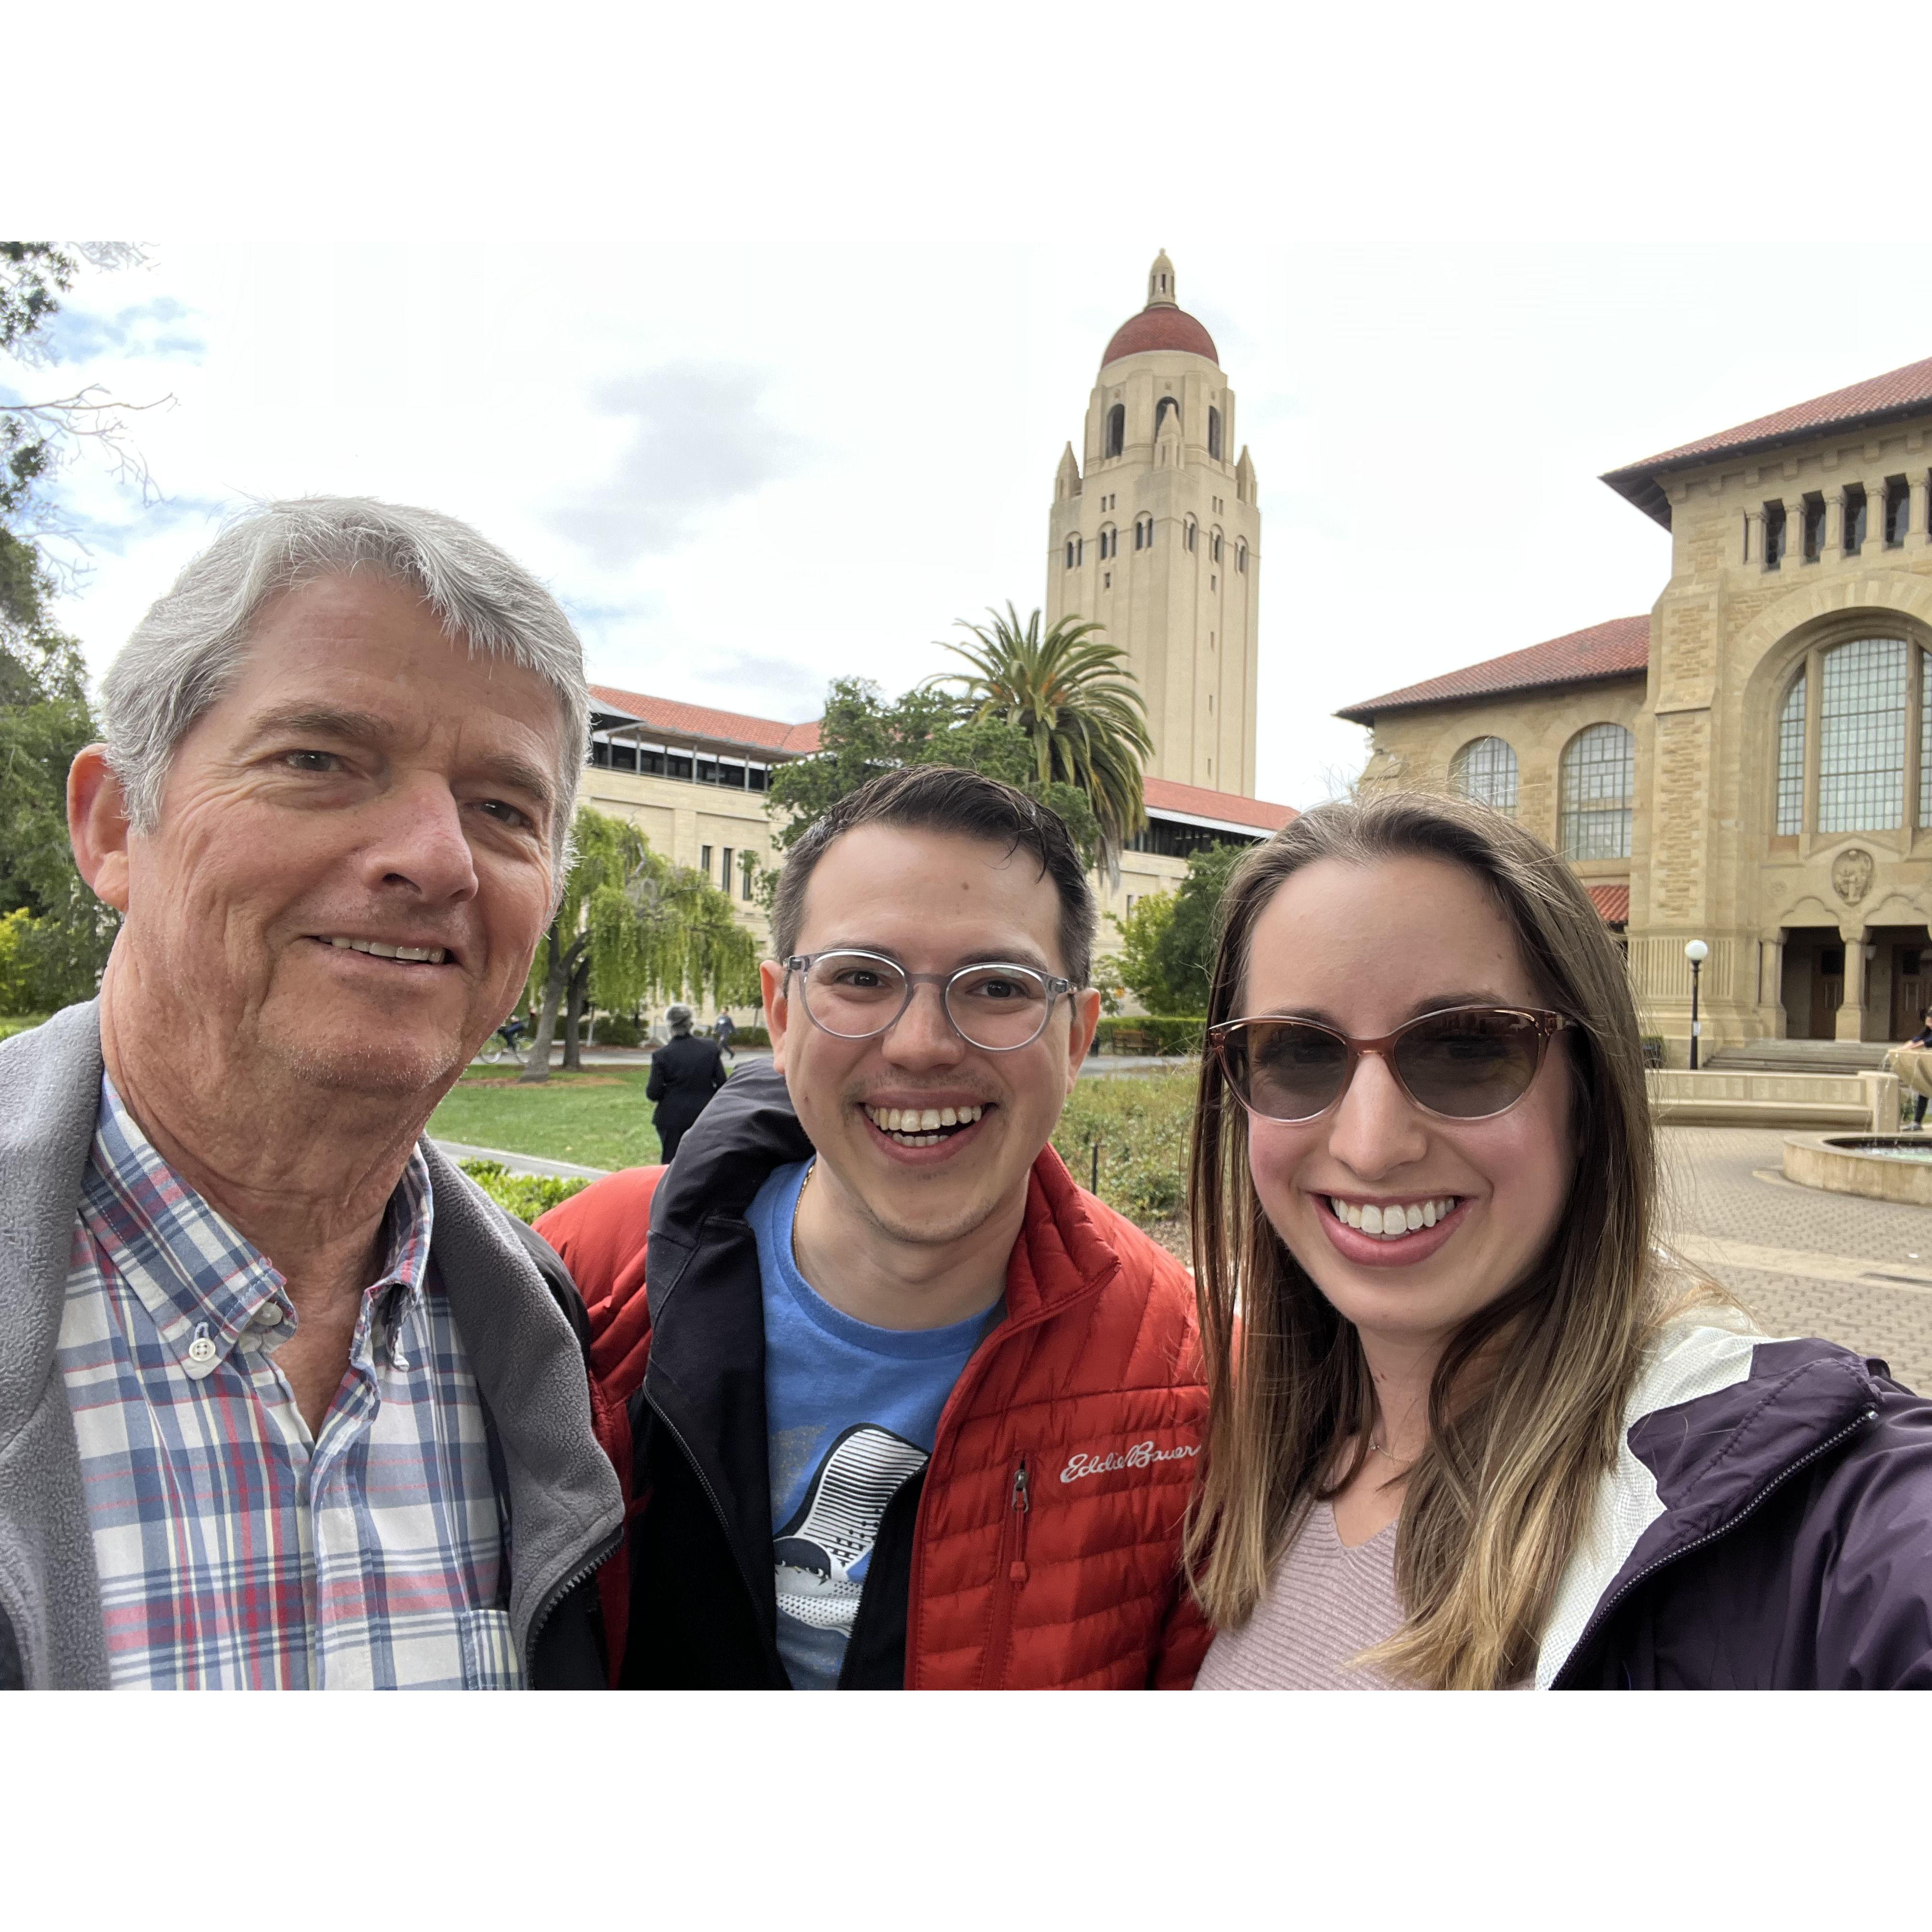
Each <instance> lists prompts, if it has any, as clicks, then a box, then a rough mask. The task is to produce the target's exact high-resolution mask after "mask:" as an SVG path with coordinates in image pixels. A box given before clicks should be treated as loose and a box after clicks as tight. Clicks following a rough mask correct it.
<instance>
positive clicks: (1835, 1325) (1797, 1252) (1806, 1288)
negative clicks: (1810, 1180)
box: [1658, 1127, 1932, 1392]
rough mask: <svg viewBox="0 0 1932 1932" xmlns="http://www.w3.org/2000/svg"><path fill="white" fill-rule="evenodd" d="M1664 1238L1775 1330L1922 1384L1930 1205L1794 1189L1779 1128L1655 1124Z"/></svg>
mask: <svg viewBox="0 0 1932 1932" xmlns="http://www.w3.org/2000/svg"><path fill="white" fill-rule="evenodd" d="M1658 1140H1659V1144H1660V1145H1661V1148H1662V1151H1663V1157H1664V1189H1665V1200H1664V1214H1663V1220H1664V1232H1665V1235H1666V1238H1667V1239H1668V1240H1669V1241H1670V1242H1671V1243H1672V1244H1673V1246H1674V1247H1676V1248H1677V1249H1678V1250H1679V1252H1680V1253H1682V1255H1683V1256H1684V1257H1685V1259H1686V1260H1687V1261H1689V1262H1692V1263H1693V1264H1694V1265H1696V1266H1697V1267H1699V1268H1705V1269H1707V1270H1709V1272H1710V1273H1711V1274H1713V1275H1715V1277H1717V1279H1718V1280H1719V1281H1720V1282H1721V1283H1723V1284H1724V1286H1725V1287H1726V1288H1727V1289H1730V1291H1731V1292H1732V1293H1733V1295H1736V1297H1737V1298H1738V1299H1739V1301H1742V1303H1743V1304H1745V1307H1747V1308H1748V1309H1749V1310H1751V1313H1752V1314H1753V1315H1754V1316H1756V1317H1757V1320H1758V1322H1759V1323H1760V1325H1761V1326H1763V1328H1765V1329H1766V1331H1768V1332H1769V1333H1770V1334H1775V1335H1801V1334H1802V1335H1822V1336H1823V1337H1826V1339H1827V1340H1830V1341H1833V1342H1838V1343H1843V1345H1844V1346H1846V1348H1848V1349H1857V1350H1858V1352H1860V1353H1861V1354H1862V1355H1876V1356H1877V1357H1878V1358H1879V1359H1880V1360H1881V1361H1885V1362H1888V1363H1889V1364H1891V1371H1892V1373H1893V1374H1894V1376H1897V1378H1898V1379H1899V1380H1900V1382H1904V1383H1906V1384H1907V1385H1909V1386H1910V1387H1912V1388H1916V1389H1921V1390H1924V1391H1927V1392H1932V1208H1910V1207H1904V1206H1899V1205H1894V1204H1893V1203H1891V1202H1885V1201H1863V1200H1860V1199H1857V1198H1856V1197H1855V1196H1852V1195H1848V1194H1827V1193H1824V1192H1823V1191H1822V1190H1819V1189H1817V1188H1811V1187H1796V1186H1795V1185H1793V1183H1791V1182H1790V1181H1787V1180H1786V1179H1785V1178H1784V1175H1783V1174H1782V1172H1780V1163H1781V1160H1782V1157H1783V1154H1784V1135H1783V1134H1782V1133H1778V1132H1776V1131H1774V1130H1765V1129H1761V1128H1756V1127H1665V1128H1664V1129H1662V1130H1660V1133H1659V1135H1658Z"/></svg>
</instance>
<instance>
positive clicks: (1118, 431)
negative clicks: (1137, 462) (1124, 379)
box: [1106, 403, 1127, 456]
mask: <svg viewBox="0 0 1932 1932" xmlns="http://www.w3.org/2000/svg"><path fill="white" fill-rule="evenodd" d="M1126 448H1127V404H1125V403H1116V404H1115V405H1114V407H1112V409H1111V410H1109V411H1108V412H1107V448H1106V454H1107V455H1109V456H1118V455H1120V453H1121V451H1122V450H1124V449H1126Z"/></svg>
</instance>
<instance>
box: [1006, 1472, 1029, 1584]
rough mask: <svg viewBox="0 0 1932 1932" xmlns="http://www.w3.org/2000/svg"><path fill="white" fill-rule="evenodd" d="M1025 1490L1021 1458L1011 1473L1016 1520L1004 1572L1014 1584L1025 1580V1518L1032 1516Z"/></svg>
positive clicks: (1026, 1487)
mask: <svg viewBox="0 0 1932 1932" xmlns="http://www.w3.org/2000/svg"><path fill="white" fill-rule="evenodd" d="M1027 1490H1028V1481H1027V1466H1026V1458H1025V1457H1024V1456H1022V1457H1021V1458H1020V1466H1019V1468H1018V1469H1016V1470H1015V1471H1014V1472H1013V1510H1014V1512H1015V1514H1016V1516H1017V1517H1018V1518H1019V1520H1018V1521H1017V1522H1016V1523H1015V1524H1014V1526H1013V1530H1014V1535H1013V1562H1012V1564H1011V1565H1010V1566H1009V1568H1008V1569H1007V1580H1008V1581H1009V1582H1011V1583H1025V1581H1026V1580H1027V1565H1026V1533H1027V1518H1028V1517H1029V1516H1031V1514H1033V1502H1032V1499H1031V1498H1030V1497H1029V1496H1028V1493H1027Z"/></svg>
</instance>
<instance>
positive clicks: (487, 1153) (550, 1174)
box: [436, 1141, 607, 1181]
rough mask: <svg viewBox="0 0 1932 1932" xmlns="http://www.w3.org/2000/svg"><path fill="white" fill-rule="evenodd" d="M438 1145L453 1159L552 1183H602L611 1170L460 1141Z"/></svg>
mask: <svg viewBox="0 0 1932 1932" xmlns="http://www.w3.org/2000/svg"><path fill="white" fill-rule="evenodd" d="M436 1145H437V1146H438V1147H440V1148H442V1150H443V1152H444V1153H445V1154H448V1155H449V1157H450V1159H451V1160H497V1161H501V1162H502V1164H503V1166H505V1168H507V1169H508V1170H509V1172H511V1173H512V1174H534V1175H539V1176H541V1178H544V1179H545V1180H550V1181H601V1179H602V1178H604V1174H605V1172H607V1170H606V1169H603V1168H601V1167H577V1166H573V1165H572V1164H571V1163H570V1162H568V1161H567V1160H538V1158H537V1157H536V1156H535V1154H511V1153H510V1152H509V1151H508V1150H507V1149H506V1148H484V1147H468V1146H466V1145H464V1144H463V1142H461V1141H438V1142H437V1143H436Z"/></svg>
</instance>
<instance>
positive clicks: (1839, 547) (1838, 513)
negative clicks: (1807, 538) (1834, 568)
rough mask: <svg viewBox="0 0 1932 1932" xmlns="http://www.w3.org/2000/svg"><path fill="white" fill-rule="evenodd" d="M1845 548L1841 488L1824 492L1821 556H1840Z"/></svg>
mask: <svg viewBox="0 0 1932 1932" xmlns="http://www.w3.org/2000/svg"><path fill="white" fill-rule="evenodd" d="M1844 547H1845V493H1844V491H1843V490H1842V489H1838V490H1826V492H1825V541H1824V542H1823V544H1820V547H1819V554H1820V556H1842V555H1843V552H1844Z"/></svg>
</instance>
